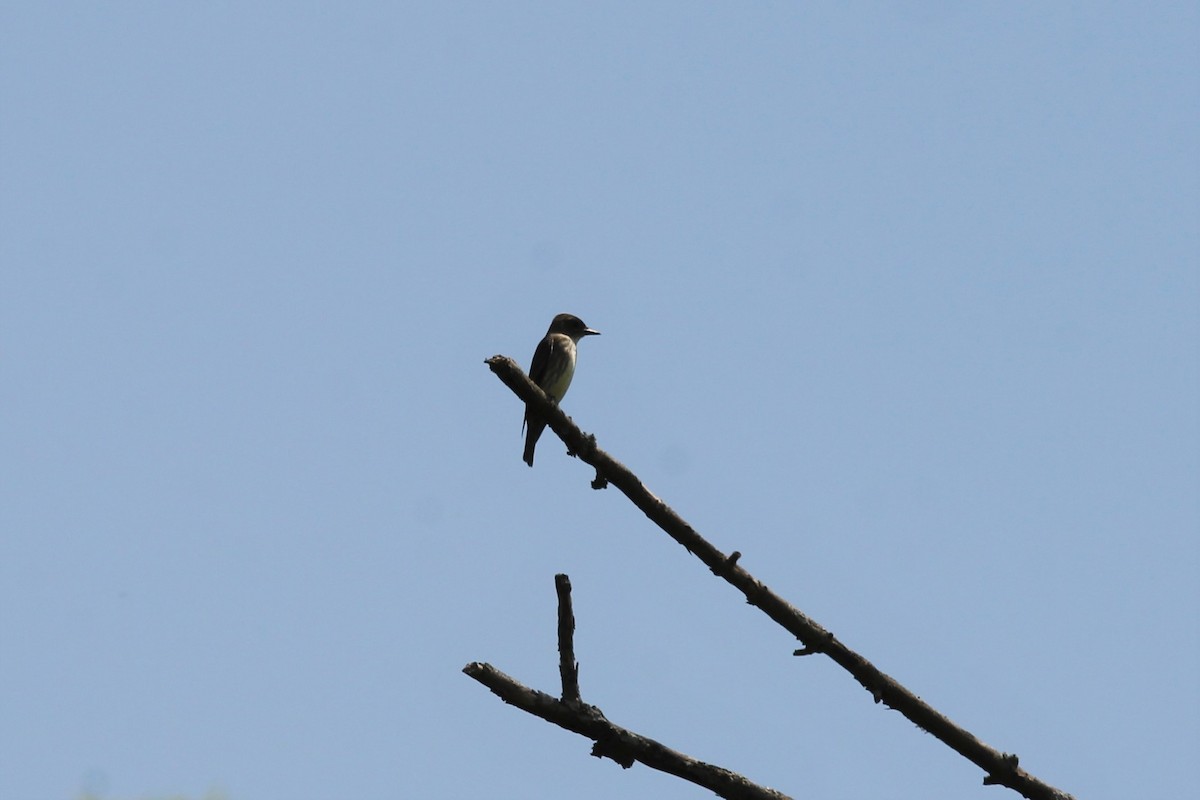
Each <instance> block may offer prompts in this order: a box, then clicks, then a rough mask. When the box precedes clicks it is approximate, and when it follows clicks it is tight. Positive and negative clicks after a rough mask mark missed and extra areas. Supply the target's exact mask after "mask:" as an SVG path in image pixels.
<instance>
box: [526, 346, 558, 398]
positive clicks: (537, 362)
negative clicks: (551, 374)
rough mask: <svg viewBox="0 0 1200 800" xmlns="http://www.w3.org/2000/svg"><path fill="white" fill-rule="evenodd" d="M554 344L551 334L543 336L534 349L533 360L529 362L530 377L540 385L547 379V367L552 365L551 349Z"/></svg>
mask: <svg viewBox="0 0 1200 800" xmlns="http://www.w3.org/2000/svg"><path fill="white" fill-rule="evenodd" d="M553 346H554V345H553V344H552V342H551V340H550V337H549V336H543V337H542V340H541V341H540V342H538V346H537V349H536V350H534V351H533V361H532V362H530V364H529V379H530V380H531V381H533V382H534V383H536V384H537V385H538V386H541V385H542V382H543V381H544V380H546V368H547V367H549V366H550V349H551V348H552V347H553Z"/></svg>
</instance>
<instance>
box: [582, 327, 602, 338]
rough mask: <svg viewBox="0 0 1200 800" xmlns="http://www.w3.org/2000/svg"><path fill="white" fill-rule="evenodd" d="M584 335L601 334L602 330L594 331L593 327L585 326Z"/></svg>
mask: <svg viewBox="0 0 1200 800" xmlns="http://www.w3.org/2000/svg"><path fill="white" fill-rule="evenodd" d="M583 335H584V336H599V335H600V331H594V330H592V329H591V328H584V329H583Z"/></svg>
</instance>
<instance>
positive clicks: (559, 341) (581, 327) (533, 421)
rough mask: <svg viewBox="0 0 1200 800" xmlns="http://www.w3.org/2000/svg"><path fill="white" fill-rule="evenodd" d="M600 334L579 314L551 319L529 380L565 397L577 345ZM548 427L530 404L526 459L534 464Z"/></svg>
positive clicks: (525, 425) (525, 427)
mask: <svg viewBox="0 0 1200 800" xmlns="http://www.w3.org/2000/svg"><path fill="white" fill-rule="evenodd" d="M599 335H600V331H594V330H592V329H591V328H589V327H588V326H587V325H585V324H584V322H583V320H581V319H580V318H579V317H577V316H575V315H573V314H559V315H558V316H556V317H555V318H554V319H553V320H552V321H551V322H550V328H549V330H547V331H546V335H545V336H543V337H542V340H541V341H540V342H538V346H537V349H536V350H534V351H533V361H532V363H530V365H529V379H530V380H532V381H533V382H534V383H536V384H537V385H538V386H540V387H541V389H542V391H543V392H545V393H546V394H547V395H548V396H549V397H550V399H551V400H552V401H554V402H555V403H557V402H558V401H560V400H562V399H563V395H565V394H566V393H567V389H568V388H569V387H570V386H571V378H573V377H574V376H575V349H576V348H575V345H576V344H578V343H579V340H580V339H582V338H583V337H585V336H599ZM545 428H546V421H545V420H544V419H542V418H541V417H540V416H538V415H537V414H534V413H533V412H532V411H531V409H530V408H529V407H528V406H526V407H525V421H524V422H523V423H521V430H523V431H525V455H524V456H523V458H524V460H525V463H526V464H528V465H529V466H531V467H532V466H533V449H534V448H535V447H537V440H538V437H539V436H541V435H542V431H543V430H545Z"/></svg>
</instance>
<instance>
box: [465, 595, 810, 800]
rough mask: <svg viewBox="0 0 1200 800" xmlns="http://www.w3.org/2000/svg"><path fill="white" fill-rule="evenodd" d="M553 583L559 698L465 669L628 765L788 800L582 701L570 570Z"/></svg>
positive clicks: (761, 798)
mask: <svg viewBox="0 0 1200 800" xmlns="http://www.w3.org/2000/svg"><path fill="white" fill-rule="evenodd" d="M554 585H555V588H556V589H557V591H558V651H559V669H560V670H561V671H562V673H563V698H562V699H561V700H557V699H555V698H553V697H551V696H550V695H548V694H546V693H545V692H539V691H537V690H536V689H530V688H529V687H528V686H525V685H523V684H520V683H518V682H517V681H515V680H514V679H512V678H510V677H509V676H507V675H505V674H504V673H503V672H501V671H500V670H498V669H496V668H495V667H493V666H492V665H491V664H481V663H479V662H477V661H476V662H472V663H470V664H467V665H466V666H465V667H463V672H465V673H466V674H467V675H469V676H470V677H472V678H474V679H475V680H477V681H479V682H480V683H482V684H483V685H484V686H486V687H488V688H489V689H491V690H492V692H493V693H494V694H496V695H497V696H498V697H500V699H502V700H503V701H504V702H506V703H508V704H510V705H514V706H516V707H517V708H519V709H521V710H522V711H526V712H528V713H530V714H534V715H536V716H539V717H541V718H542V719H544V720H546V721H547V722H553V723H554V724H555V725H558V726H559V727H560V728H566V729H567V730H569V731H573V732H574V733H578V734H581V735H583V736H586V737H588V738H589V739H591V740H592V741H593V742H595V744H594V745H592V755H594V756H596V757H597V758H611V759H612V760H613V761H615V762H617V763H618V764H620V765H621V766H622V767H624V768H625V769H629V768H630V767H632V766H633V765H634V762H638V761H640V762H641V763H643V764H645V765H646V766H648V767H651V768H652V769H657V770H660V771H662V772H667V773H670V774H671V775H675V776H677V777H680V778H683V779H684V780H686V781H690V782H692V783H694V784H696V785H697V786H703V787H704V788H706V789H709V790H711V791H713V792H715V793H716V794H717V795H718V796H720V797H725V798H729V800H789V798H788V797H787V796H786V795H784V794H781V793H779V792H777V791H775V790H774V789H768V788H766V787H764V786H759V785H758V784H755V783H751V782H750V781H748V780H746V778H744V777H743V776H741V775H739V774H737V773H736V772H730V771H729V770H727V769H723V768H722V767H717V766H713V765H712V764H706V763H704V762H703V761H697V760H696V759H694V758H692V757H690V756H686V755H684V754H683V753H680V752H678V751H676V750H672V749H671V748H669V747H667V746H665V745H663V744H660V743H659V742H656V741H654V740H653V739H650V738H647V737H645V736H642V735H641V734H637V733H634V732H633V731H631V730H628V729H626V728H622V727H621V726H619V725H614V724H613V723H611V722H609V721H608V720H607V719H606V718H605V716H604V714H603V712H601V711H600V709H598V708H596V707H595V706H591V705H588V704H587V703H584V702H583V701H582V700H580V699H579V684H578V682H577V681H576V678H577V674H576V671H575V667H576V664H575V654H574V644H573V643H572V639H573V635H574V631H575V619H574V615H573V613H572V611H571V581H570V579H569V578H568V577H567V576H566V575H555V576H554ZM568 664H570V668H568V666H567V665H568Z"/></svg>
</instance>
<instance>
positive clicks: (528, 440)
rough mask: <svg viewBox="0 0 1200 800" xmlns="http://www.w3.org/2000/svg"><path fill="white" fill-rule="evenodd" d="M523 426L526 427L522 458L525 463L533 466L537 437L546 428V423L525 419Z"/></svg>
mask: <svg viewBox="0 0 1200 800" xmlns="http://www.w3.org/2000/svg"><path fill="white" fill-rule="evenodd" d="M525 424H526V425H527V426H528V427H527V429H526V431H525V454H524V455H523V456H522V458H523V459H525V463H526V464H528V465H529V466H531V467H532V466H533V450H534V448H535V447H537V441H538V437H540V436H541V435H542V431H543V430H545V428H546V423H545V422H542V421H541V420H537V419H529V417H528V416H526V417H525Z"/></svg>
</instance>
